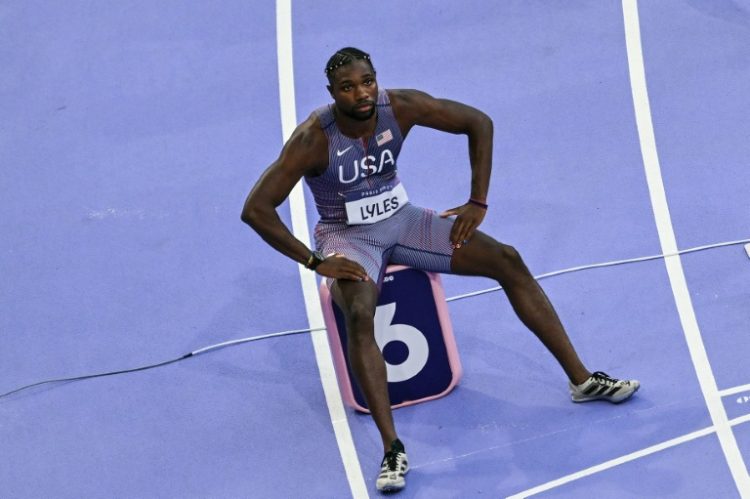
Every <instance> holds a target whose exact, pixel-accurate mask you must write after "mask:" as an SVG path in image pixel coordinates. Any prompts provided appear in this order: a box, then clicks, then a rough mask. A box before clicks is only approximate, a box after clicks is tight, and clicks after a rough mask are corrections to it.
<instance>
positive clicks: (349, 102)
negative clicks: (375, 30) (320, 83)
mask: <svg viewBox="0 0 750 499" xmlns="http://www.w3.org/2000/svg"><path fill="white" fill-rule="evenodd" d="M328 91H329V92H330V93H331V97H333V100H334V102H335V103H336V108H337V109H338V110H339V111H340V112H341V113H343V114H344V115H346V116H349V117H350V118H353V119H355V120H357V121H367V120H369V119H370V118H372V116H373V115H374V114H375V103H376V102H377V101H378V82H377V81H376V80H375V71H373V69H372V67H370V63H369V62H367V61H365V60H359V59H358V60H355V61H353V62H351V63H349V64H346V65H345V66H341V67H340V68H338V69H337V70H336V71H334V73H333V81H332V82H331V84H330V85H328Z"/></svg>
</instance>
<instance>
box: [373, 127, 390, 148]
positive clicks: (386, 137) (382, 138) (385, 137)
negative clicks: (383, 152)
mask: <svg viewBox="0 0 750 499" xmlns="http://www.w3.org/2000/svg"><path fill="white" fill-rule="evenodd" d="M392 140H393V134H392V133H391V129H390V128H389V129H388V130H386V131H385V132H383V133H379V134H378V135H376V136H375V142H377V143H378V145H379V146H382V145H383V144H385V143H386V142H390V141H392Z"/></svg>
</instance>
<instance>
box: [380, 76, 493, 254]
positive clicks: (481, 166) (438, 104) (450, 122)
mask: <svg viewBox="0 0 750 499" xmlns="http://www.w3.org/2000/svg"><path fill="white" fill-rule="evenodd" d="M389 97H390V99H391V105H392V106H393V111H394V114H395V115H396V119H397V120H398V122H399V126H400V127H401V132H402V135H404V136H406V134H407V133H409V130H411V128H412V127H413V126H415V125H420V126H426V127H429V128H434V129H436V130H441V131H443V132H449V133H454V134H464V135H467V136H468V138H469V161H470V163H471V193H470V197H471V198H472V199H474V200H477V201H480V202H486V200H487V193H488V191H489V184H490V174H491V172H492V135H493V125H492V120H491V119H490V117H489V116H487V115H486V114H485V113H483V112H482V111H479V110H478V109H475V108H473V107H471V106H467V105H465V104H461V103H460V102H455V101H451V100H447V99H436V98H434V97H432V96H430V95H428V94H426V93H424V92H420V91H418V90H391V91H389ZM443 215H445V216H449V215H457V218H456V223H455V224H454V230H453V231H452V233H451V241H452V242H453V243H454V244H456V245H457V247H460V245H461V243H462V241H464V240H468V239H470V238H471V235H472V234H473V233H474V230H475V229H476V227H478V226H479V224H480V223H481V222H482V219H483V218H484V210H483V209H482V208H480V207H479V206H476V205H473V204H468V203H467V204H465V205H463V206H459V207H456V208H453V209H451V210H447V211H446V212H444V213H443Z"/></svg>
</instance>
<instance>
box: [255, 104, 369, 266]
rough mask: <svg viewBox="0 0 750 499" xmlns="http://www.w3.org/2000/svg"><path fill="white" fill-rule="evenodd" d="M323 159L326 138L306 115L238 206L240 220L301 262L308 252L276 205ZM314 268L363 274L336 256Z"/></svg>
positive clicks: (313, 120)
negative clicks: (281, 217) (241, 204)
mask: <svg viewBox="0 0 750 499" xmlns="http://www.w3.org/2000/svg"><path fill="white" fill-rule="evenodd" d="M327 163H328V141H327V139H326V137H325V134H324V133H323V131H322V130H321V129H320V128H319V127H318V126H317V121H316V120H315V119H314V118H310V119H308V120H307V121H305V122H304V123H302V124H301V125H300V126H299V127H297V129H296V130H295V131H294V133H292V136H291V137H290V138H289V141H288V142H287V143H286V144H285V145H284V148H283V149H282V151H281V154H280V155H279V158H278V159H277V160H276V161H274V162H273V163H272V164H271V166H269V167H268V168H267V169H266V171H265V172H264V173H263V175H262V176H261V177H260V179H258V181H257V182H256V183H255V186H254V187H253V188H252V190H251V191H250V194H249V195H248V196H247V199H246V200H245V206H244V207H243V209H242V216H241V218H242V221H243V222H245V223H246V224H248V225H249V226H250V227H252V228H253V229H254V230H255V231H256V232H257V233H258V234H259V235H260V237H262V238H263V240H264V241H266V242H267V243H268V244H270V245H271V246H272V247H273V248H275V249H276V250H277V251H279V252H280V253H283V254H284V255H286V256H288V257H289V258H291V259H293V260H295V261H296V262H298V263H301V264H303V265H305V264H306V263H307V261H308V259H309V257H310V254H311V253H312V252H311V250H310V249H308V248H307V246H305V245H304V244H303V243H302V241H300V240H299V239H297V238H296V237H294V235H293V234H292V233H291V232H290V231H289V229H288V228H287V227H286V225H284V223H283V222H282V221H281V219H280V218H279V215H278V213H277V212H276V208H277V207H278V206H279V205H280V204H281V203H283V202H284V200H285V199H286V198H287V197H288V196H289V193H290V192H292V189H293V188H294V186H295V185H296V184H297V182H299V181H300V179H301V178H302V177H303V176H304V175H305V174H306V173H309V172H314V171H315V170H318V169H320V168H324V167H325V166H326V165H327ZM316 271H317V272H318V273H320V274H321V275H324V276H327V277H333V278H337V279H338V278H344V279H353V280H361V279H362V280H363V279H366V278H367V273H366V272H365V270H364V268H362V266H361V265H359V264H357V263H355V262H352V261H350V260H347V259H346V258H343V257H340V256H334V257H329V258H326V259H325V261H323V263H321V264H320V265H318V268H317V269H316Z"/></svg>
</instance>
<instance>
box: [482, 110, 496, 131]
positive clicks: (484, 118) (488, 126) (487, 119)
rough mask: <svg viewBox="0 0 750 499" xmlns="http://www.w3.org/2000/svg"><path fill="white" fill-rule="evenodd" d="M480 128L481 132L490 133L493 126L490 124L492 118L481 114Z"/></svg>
mask: <svg viewBox="0 0 750 499" xmlns="http://www.w3.org/2000/svg"><path fill="white" fill-rule="evenodd" d="M479 123H480V127H481V128H482V129H483V130H486V131H488V132H489V133H492V132H493V130H494V128H495V125H494V123H492V118H490V117H489V116H488V115H486V114H484V113H482V114H481V116H480V119H479Z"/></svg>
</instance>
